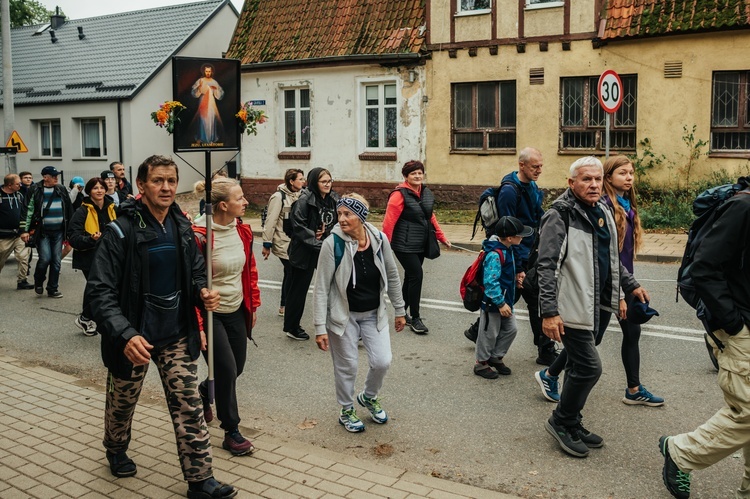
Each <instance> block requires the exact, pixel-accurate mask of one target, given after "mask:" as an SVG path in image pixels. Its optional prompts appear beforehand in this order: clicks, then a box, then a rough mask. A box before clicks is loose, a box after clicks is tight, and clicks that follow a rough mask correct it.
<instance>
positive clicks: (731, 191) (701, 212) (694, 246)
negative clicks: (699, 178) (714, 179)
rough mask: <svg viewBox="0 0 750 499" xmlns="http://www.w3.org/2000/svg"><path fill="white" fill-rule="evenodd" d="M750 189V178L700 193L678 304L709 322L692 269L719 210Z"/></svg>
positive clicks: (682, 268)
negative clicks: (682, 301)
mask: <svg viewBox="0 0 750 499" xmlns="http://www.w3.org/2000/svg"><path fill="white" fill-rule="evenodd" d="M749 186H750V177H740V178H739V179H737V183H736V184H724V185H720V186H717V187H712V188H710V189H708V190H706V191H703V192H702V193H700V194H699V195H698V196H697V197H696V198H695V200H694V201H693V214H694V215H695V216H696V217H698V218H696V219H695V220H694V221H693V223H692V224H691V225H690V230H689V231H688V239H687V243H685V252H684V253H683V255H682V263H681V264H680V268H679V270H678V271H677V294H676V295H675V302H677V301H678V300H679V297H680V295H682V299H683V300H685V302H686V303H687V304H688V305H690V306H691V307H693V308H694V309H695V310H696V311H697V312H698V317H699V318H701V319H703V318H705V319H706V320H708V319H709V315H708V310H706V308H705V306H704V305H703V302H702V301H701V299H700V298H699V297H698V294H697V293H696V292H695V283H694V282H693V278H692V277H690V268H691V267H692V265H693V262H694V261H695V254H696V252H697V251H698V247H699V246H700V243H701V241H703V238H704V237H706V234H707V233H708V231H709V229H711V227H712V226H713V225H714V222H715V221H716V219H717V218H718V217H719V215H720V214H721V210H719V209H718V208H719V207H720V206H723V205H724V204H725V203H726V202H727V201H728V200H730V199H731V198H732V197H734V195H735V194H737V193H738V192H740V191H742V190H744V189H747V188H748V187H749Z"/></svg>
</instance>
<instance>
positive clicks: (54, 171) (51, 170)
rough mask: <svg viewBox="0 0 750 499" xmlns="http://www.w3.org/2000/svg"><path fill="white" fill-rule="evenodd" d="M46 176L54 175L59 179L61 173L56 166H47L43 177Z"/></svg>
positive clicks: (43, 170) (43, 169)
mask: <svg viewBox="0 0 750 499" xmlns="http://www.w3.org/2000/svg"><path fill="white" fill-rule="evenodd" d="M44 175H52V176H53V177H57V176H58V175H60V172H59V171H57V168H55V167H54V166H45V167H44V168H42V176H44Z"/></svg>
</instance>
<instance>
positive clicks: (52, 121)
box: [37, 119, 63, 158]
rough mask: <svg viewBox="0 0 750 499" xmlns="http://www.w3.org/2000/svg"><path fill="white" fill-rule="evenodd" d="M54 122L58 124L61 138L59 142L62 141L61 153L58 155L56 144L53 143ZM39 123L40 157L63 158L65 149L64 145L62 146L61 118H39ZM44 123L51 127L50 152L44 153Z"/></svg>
mask: <svg viewBox="0 0 750 499" xmlns="http://www.w3.org/2000/svg"><path fill="white" fill-rule="evenodd" d="M53 124H57V129H58V132H59V137H58V138H59V139H60V142H59V143H60V154H59V155H57V156H56V155H55V148H54V145H53V144H54V143H53V140H52V139H53V137H52V135H53V134H52V130H53V128H52V126H53ZM37 125H38V131H39V157H40V158H62V150H63V147H62V125H61V123H60V120H59V119H49V120H39V121H38V122H37ZM44 125H47V126H48V127H49V132H48V133H49V143H50V147H49V154H44V149H43V147H42V140H43V138H44V133H43V127H44Z"/></svg>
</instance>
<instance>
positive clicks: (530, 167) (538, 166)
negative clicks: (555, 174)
mask: <svg viewBox="0 0 750 499" xmlns="http://www.w3.org/2000/svg"><path fill="white" fill-rule="evenodd" d="M543 166H544V165H543V164H540V165H532V164H529V163H526V168H528V169H530V170H541V169H542V167H543Z"/></svg>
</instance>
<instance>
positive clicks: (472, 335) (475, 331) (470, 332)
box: [464, 319, 479, 343]
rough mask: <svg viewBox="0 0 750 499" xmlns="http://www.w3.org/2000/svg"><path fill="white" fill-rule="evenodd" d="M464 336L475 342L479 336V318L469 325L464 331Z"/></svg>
mask: <svg viewBox="0 0 750 499" xmlns="http://www.w3.org/2000/svg"><path fill="white" fill-rule="evenodd" d="M464 336H466V339H467V340H469V341H470V342H472V343H476V342H477V336H479V319H477V320H476V321H475V322H474V324H472V325H471V326H469V329H467V330H466V331H464Z"/></svg>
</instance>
